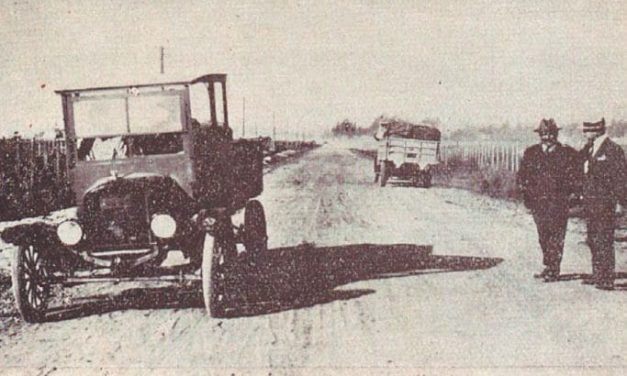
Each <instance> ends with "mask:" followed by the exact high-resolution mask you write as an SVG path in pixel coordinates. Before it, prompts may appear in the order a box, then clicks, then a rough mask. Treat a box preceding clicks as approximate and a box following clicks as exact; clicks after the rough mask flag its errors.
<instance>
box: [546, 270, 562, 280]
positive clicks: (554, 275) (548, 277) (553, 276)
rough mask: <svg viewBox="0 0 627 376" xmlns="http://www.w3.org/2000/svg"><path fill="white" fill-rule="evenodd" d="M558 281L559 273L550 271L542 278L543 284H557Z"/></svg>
mask: <svg viewBox="0 0 627 376" xmlns="http://www.w3.org/2000/svg"><path fill="white" fill-rule="evenodd" d="M559 279H560V273H559V272H554V271H550V272H548V273H547V274H546V275H545V276H544V282H557V281H559Z"/></svg>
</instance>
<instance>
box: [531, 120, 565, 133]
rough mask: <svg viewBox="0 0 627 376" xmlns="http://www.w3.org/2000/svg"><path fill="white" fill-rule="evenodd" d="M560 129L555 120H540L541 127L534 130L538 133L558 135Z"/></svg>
mask: <svg viewBox="0 0 627 376" xmlns="http://www.w3.org/2000/svg"><path fill="white" fill-rule="evenodd" d="M559 130H560V128H559V127H558V126H557V124H555V120H553V119H542V120H540V125H538V128H536V129H534V130H533V131H534V132H538V133H557V131H559Z"/></svg>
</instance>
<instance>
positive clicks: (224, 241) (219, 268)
mask: <svg viewBox="0 0 627 376" xmlns="http://www.w3.org/2000/svg"><path fill="white" fill-rule="evenodd" d="M219 221H220V222H226V223H224V224H220V225H219V227H222V228H217V229H216V234H215V235H216V236H211V235H209V234H207V235H206V236H205V243H204V247H203V255H202V264H201V267H200V273H201V277H202V296H203V300H204V303H205V308H206V309H207V313H209V315H210V316H211V317H224V316H225V315H226V303H227V302H226V300H227V296H226V288H227V273H228V266H229V262H230V261H231V260H230V259H231V258H232V253H233V251H234V249H235V243H234V242H233V236H232V235H233V234H232V230H231V229H228V228H226V229H225V227H228V226H232V225H231V221H230V219H229V220H227V221H224V220H219ZM227 225H228V226H227ZM229 230H230V231H231V234H230V236H229V233H228V231H229Z"/></svg>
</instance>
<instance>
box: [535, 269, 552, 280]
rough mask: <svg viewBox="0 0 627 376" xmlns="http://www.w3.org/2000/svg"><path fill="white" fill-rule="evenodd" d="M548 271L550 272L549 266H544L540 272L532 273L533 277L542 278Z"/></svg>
mask: <svg viewBox="0 0 627 376" xmlns="http://www.w3.org/2000/svg"><path fill="white" fill-rule="evenodd" d="M550 272H551V270H550V269H549V268H545V269H544V270H543V271H542V272H540V273H536V274H534V275H533V278H538V279H542V278H544V277H546V276H547V274H549V273H550Z"/></svg>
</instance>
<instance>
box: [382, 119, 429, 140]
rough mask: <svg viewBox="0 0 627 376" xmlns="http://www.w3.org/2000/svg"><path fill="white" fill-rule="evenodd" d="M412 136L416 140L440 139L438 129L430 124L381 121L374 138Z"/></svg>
mask: <svg viewBox="0 0 627 376" xmlns="http://www.w3.org/2000/svg"><path fill="white" fill-rule="evenodd" d="M391 136H396V137H401V138H412V139H417V140H427V141H440V137H441V134H440V131H439V130H438V129H437V128H435V127H432V126H430V125H425V124H410V123H400V122H389V123H381V125H380V126H379V129H378V130H377V133H376V134H375V136H374V137H375V138H376V139H377V140H380V139H382V138H384V137H391Z"/></svg>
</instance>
